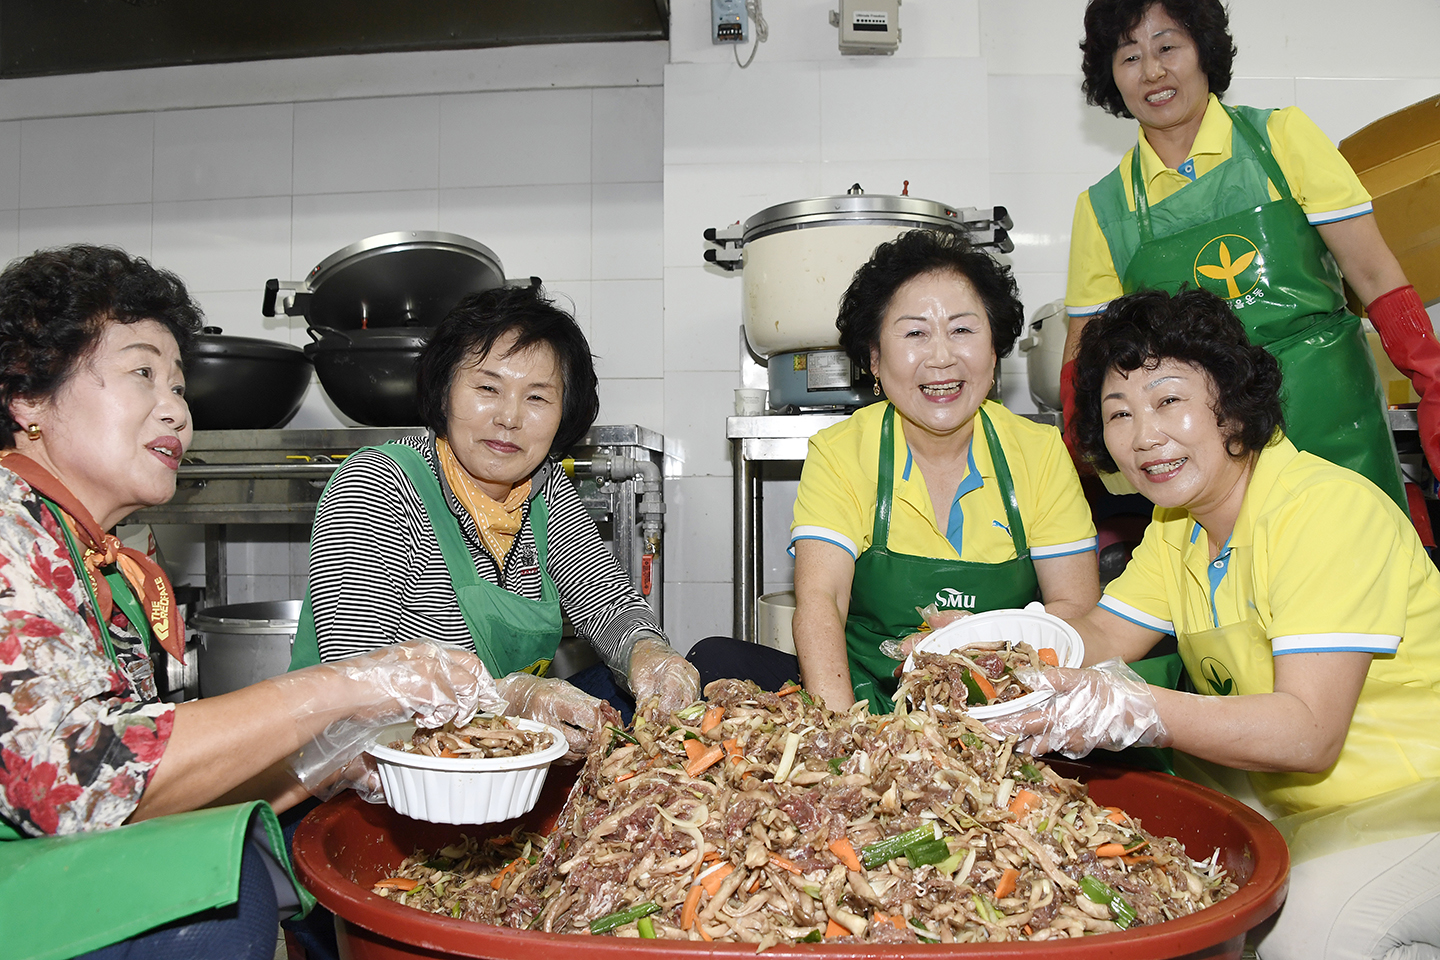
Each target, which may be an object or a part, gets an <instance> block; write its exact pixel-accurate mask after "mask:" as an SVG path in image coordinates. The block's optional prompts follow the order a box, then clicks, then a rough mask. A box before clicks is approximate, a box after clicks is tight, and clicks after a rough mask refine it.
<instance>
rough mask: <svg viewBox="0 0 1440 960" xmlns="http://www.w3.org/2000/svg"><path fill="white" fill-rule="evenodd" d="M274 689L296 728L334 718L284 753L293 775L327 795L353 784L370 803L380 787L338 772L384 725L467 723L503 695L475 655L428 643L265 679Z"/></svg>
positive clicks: (499, 704) (497, 707) (498, 705)
mask: <svg viewBox="0 0 1440 960" xmlns="http://www.w3.org/2000/svg"><path fill="white" fill-rule="evenodd" d="M264 682H265V683H268V684H271V685H272V686H274V687H275V688H276V689H277V691H278V692H279V694H280V696H281V697H282V698H283V700H284V702H285V704H286V706H287V707H288V708H289V710H290V716H291V717H293V718H294V719H295V722H296V723H297V724H299V725H302V726H307V727H308V726H309V725H310V724H311V723H313V722H314V719H315V718H316V717H326V716H330V717H334V718H335V719H333V720H332V721H331V722H330V723H329V724H328V725H327V726H326V727H325V728H324V729H323V730H321V731H320V733H318V734H316V735H315V736H314V737H313V738H312V739H311V740H310V742H309V743H307V744H306V745H305V746H304V747H301V748H300V750H299V751H297V752H296V753H295V754H294V755H292V756H291V758H290V769H291V772H292V773H294V775H295V778H296V779H297V780H299V781H300V783H301V784H302V785H303V786H304V787H305V789H306V790H308V791H309V792H310V793H311V794H312V795H313V796H315V797H318V798H319V799H321V800H328V799H329V798H330V797H332V796H334V795H335V794H336V793H338V792H339V791H340V790H342V789H345V787H347V786H351V785H352V784H361V785H363V784H371V786H366V787H364V788H363V789H362V790H361V793H362V795H365V796H366V799H370V800H372V801H373V800H374V799H375V796H374V795H372V794H374V792H375V791H377V790H378V789H379V785H378V781H373V782H372V779H371V778H367V777H364V776H362V775H361V773H360V771H358V770H357V771H356V772H355V775H354V776H344V775H342V776H340V777H336V776H335V774H336V773H337V771H340V770H341V768H342V767H346V766H347V765H349V764H350V763H351V761H353V760H355V758H356V757H358V756H360V754H362V753H363V752H364V751H365V749H366V747H368V746H370V744H371V743H372V742H373V741H374V739H375V736H376V734H377V733H378V732H379V731H380V729H381V728H382V727H386V726H389V725H390V724H392V723H398V722H400V721H402V720H409V719H411V718H414V720H415V722H416V723H417V724H419V725H420V726H422V727H438V726H441V725H442V724H445V723H447V722H450V721H452V720H453V721H455V722H456V723H461V724H464V723H469V722H470V718H471V717H473V716H475V714H476V713H477V712H478V711H480V710H487V711H492V712H503V711H504V709H505V706H506V703H505V700H504V699H503V698H502V697H501V696H500V693H499V691H498V690H497V689H496V686H495V681H494V680H492V679H491V677H490V673H489V671H487V670H486V669H485V664H483V663H482V662H481V661H480V658H479V657H477V656H475V654H473V653H469V652H467V651H465V650H460V649H457V648H454V647H447V646H444V645H442V644H439V643H433V642H430V641H426V640H411V641H409V642H407V643H399V644H394V645H391V646H387V647H382V648H381V649H379V650H375V651H373V652H371V653H366V654H362V655H361V656H358V657H351V658H350V659H348V660H337V661H335V662H333V663H322V664H320V665H318V666H314V667H307V668H305V669H304V670H296V671H294V672H292V673H286V674H282V675H281V676H278V677H272V678H271V679H269V680H266V681H264Z"/></svg>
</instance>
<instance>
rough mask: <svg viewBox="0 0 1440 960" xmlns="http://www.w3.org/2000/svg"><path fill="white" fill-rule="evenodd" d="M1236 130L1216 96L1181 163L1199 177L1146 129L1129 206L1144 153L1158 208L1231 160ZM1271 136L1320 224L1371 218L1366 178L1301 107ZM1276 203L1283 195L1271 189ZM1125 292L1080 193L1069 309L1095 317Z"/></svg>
mask: <svg viewBox="0 0 1440 960" xmlns="http://www.w3.org/2000/svg"><path fill="white" fill-rule="evenodd" d="M1233 128H1234V124H1233V123H1232V122H1231V120H1230V116H1229V114H1227V113H1226V112H1225V110H1224V108H1222V107H1221V106H1220V101H1219V100H1217V99H1216V98H1215V95H1214V94H1211V95H1210V104H1209V106H1207V107H1206V108H1205V116H1204V118H1203V119H1202V120H1201V121H1200V130H1199V132H1198V133H1196V135H1195V143H1194V145H1193V146H1192V148H1191V155H1190V158H1189V159H1188V160H1187V161H1186V162H1185V163H1182V164H1181V167H1182V168H1185V169H1186V170H1187V171H1190V172H1191V175H1190V176H1187V175H1186V173H1183V172H1181V171H1180V170H1176V169H1172V168H1169V167H1166V166H1165V162H1164V161H1163V160H1161V159H1160V156H1159V155H1158V154H1157V153H1156V152H1155V149H1154V148H1153V147H1151V146H1150V143H1149V141H1148V140H1146V139H1145V134H1144V131H1141V133H1140V135H1139V137H1138V142H1137V143H1136V145H1135V147H1134V148H1132V149H1131V150H1129V151H1127V152H1126V154H1125V156H1124V158H1122V159H1121V161H1120V180H1121V183H1122V184H1123V186H1124V193H1125V202H1126V204H1127V206H1129V208H1130V209H1131V210H1134V209H1135V196H1134V191H1133V188H1132V187H1131V185H1130V184H1131V179H1130V163H1131V161H1130V157H1131V154H1133V153H1134V152H1135V150H1139V151H1140V173H1141V175H1142V176H1143V177H1144V178H1145V195H1146V197H1148V198H1149V200H1150V203H1151V204H1156V203H1159V202H1160V201H1162V200H1164V199H1165V198H1166V197H1168V196H1170V195H1171V194H1173V193H1175V192H1176V191H1177V190H1179V189H1180V188H1181V187H1183V186H1185V185H1186V184H1187V183H1190V182H1191V181H1192V180H1195V179H1199V178H1200V177H1203V176H1204V175H1205V174H1207V173H1209V172H1210V171H1211V170H1214V169H1215V168H1216V167H1218V166H1219V165H1220V164H1222V163H1224V162H1225V161H1226V160H1229V159H1230V136H1231V133H1232V130H1233ZM1265 130H1266V132H1267V133H1268V134H1269V136H1270V152H1271V153H1272V154H1273V155H1274V157H1275V160H1276V162H1277V163H1279V164H1280V171H1281V172H1282V173H1284V174H1285V179H1286V180H1287V181H1288V182H1289V184H1290V192H1291V194H1292V195H1293V196H1294V197H1295V199H1296V201H1298V202H1299V204H1300V208H1301V209H1302V210H1304V211H1305V216H1306V218H1307V219H1308V220H1309V221H1310V223H1311V224H1313V225H1320V224H1325V223H1334V222H1335V221H1337V220H1348V219H1349V218H1351V217H1358V216H1361V215H1363V214H1367V213H1370V212H1371V204H1370V194H1369V193H1367V192H1366V191H1365V188H1364V187H1363V186H1361V184H1360V178H1359V177H1357V176H1355V171H1354V170H1352V169H1351V168H1350V164H1349V163H1348V162H1346V160H1345V158H1344V157H1343V156H1341V154H1340V151H1339V150H1337V149H1335V145H1334V144H1332V143H1331V142H1330V140H1329V138H1327V137H1326V136H1325V134H1324V133H1322V132H1321V130H1320V128H1319V127H1317V126H1316V125H1315V122H1314V121H1313V120H1311V119H1310V118H1309V117H1307V116H1305V114H1304V113H1303V112H1301V110H1300V108H1299V107H1285V108H1283V109H1280V110H1276V111H1274V112H1272V113H1271V114H1270V117H1269V119H1268V120H1267V121H1266V123H1265ZM1270 199H1271V200H1279V199H1280V194H1279V193H1278V192H1277V191H1276V190H1275V186H1274V184H1271V185H1270ZM1123 293H1124V291H1123V290H1122V289H1121V287H1120V277H1119V276H1118V275H1117V274H1116V272H1115V264H1114V263H1113V262H1112V261H1111V259H1110V245H1109V244H1107V243H1106V242H1105V235H1104V234H1103V233H1102V232H1101V231H1100V224H1099V222H1098V221H1097V220H1096V219H1095V210H1094V208H1093V207H1091V205H1090V191H1089V190H1086V191H1085V192H1084V193H1082V194H1080V198H1079V199H1078V200H1077V201H1076V203H1075V220H1074V223H1073V224H1072V225H1071V229H1070V272H1069V276H1068V278H1067V279H1066V283H1065V309H1066V312H1068V313H1069V314H1070V316H1072V317H1088V316H1090V315H1092V314H1096V313H1099V312H1100V311H1101V310H1104V309H1105V305H1106V304H1108V303H1109V302H1110V301H1111V300H1114V299H1115V298H1116V297H1118V296H1121V295H1122V294H1123Z"/></svg>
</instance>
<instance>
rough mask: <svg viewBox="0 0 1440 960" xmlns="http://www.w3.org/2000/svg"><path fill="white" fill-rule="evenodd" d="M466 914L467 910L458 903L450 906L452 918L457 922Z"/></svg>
mask: <svg viewBox="0 0 1440 960" xmlns="http://www.w3.org/2000/svg"><path fill="white" fill-rule="evenodd" d="M464 913H465V908H464V907H463V906H461V905H460V904H458V903H455V904H451V906H450V916H452V917H454V918H455V919H456V920H459V919H460V917H461V916H462V915H463V914H464Z"/></svg>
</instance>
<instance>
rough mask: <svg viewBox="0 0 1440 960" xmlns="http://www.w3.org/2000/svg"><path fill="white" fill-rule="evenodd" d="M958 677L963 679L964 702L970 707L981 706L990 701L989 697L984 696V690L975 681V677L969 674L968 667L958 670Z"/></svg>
mask: <svg viewBox="0 0 1440 960" xmlns="http://www.w3.org/2000/svg"><path fill="white" fill-rule="evenodd" d="M960 679H961V680H964V681H965V690H966V697H965V702H966V703H967V704H968V705H970V706H972V707H983V706H985V705H986V704H988V703H989V702H990V698H989V697H987V696H985V694H984V692H983V691H982V690H981V689H980V684H978V683H976V682H975V677H974V676H972V675H971V673H970V671H969V669H965V670H962V671H960Z"/></svg>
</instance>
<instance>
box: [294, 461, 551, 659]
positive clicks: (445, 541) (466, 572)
mask: <svg viewBox="0 0 1440 960" xmlns="http://www.w3.org/2000/svg"><path fill="white" fill-rule="evenodd" d="M366 449H368V450H374V451H376V452H378V453H382V454H384V455H385V456H387V457H389V458H390V459H391V460H393V461H395V463H396V465H398V466H399V467H400V469H401V470H403V471H404V472H405V476H406V478H407V479H409V481H410V484H411V486H413V487H414V488H415V492H416V493H418V494H419V495H420V502H421V503H422V504H423V505H424V507H425V513H426V516H427V517H428V519H429V521H430V528H431V529H432V530H434V531H435V538H436V540H437V541H438V542H439V544H440V553H441V555H442V556H444V558H445V567H446V569H447V570H448V571H449V573H450V582H451V583H452V584H453V585H454V587H455V599H456V602H457V605H458V606H459V607H460V613H461V615H462V616H464V618H465V626H466V627H467V628H468V629H469V631H470V640H471V642H472V643H474V645H475V653H476V654H478V655H479V657H480V659H481V660H482V661H484V663H485V668H486V669H487V670H489V671H490V675H491V676H493V677H497V678H498V677H503V676H505V675H506V674H510V673H515V672H517V671H524V672H526V673H533V674H535V675H536V676H539V677H543V676H545V673H546V671H548V670H549V669H550V662H551V661H552V660H554V659H555V651H556V649H557V648H559V646H560V632H561V626H560V591H559V590H557V589H556V588H555V582H554V581H553V580H551V579H550V574H549V573H548V572H547V571H546V569H545V561H546V558H547V556H548V544H549V541H548V539H547V525H548V522H549V519H550V511H549V507H547V506H546V504H545V497H544V496H543V495H541V496H536V497H534V498H532V499H531V501H530V528H531V530H532V531H533V532H534V534H535V550H536V554H537V556H538V558H539V559H538V563H539V565H540V599H539V600H530V599H528V598H526V597H522V596H519V595H517V594H514V593H511V592H510V591H509V590H505V589H502V588H501V587H497V586H496V585H495V584H493V583H489V582H488V581H485V580H482V579H480V575H479V574H478V573H477V572H476V571H475V561H474V559H473V558H472V557H471V556H470V550H469V548H467V547H466V546H465V537H464V535H463V534H461V532H460V524H459V523H458V522H457V521H456V519H455V515H454V514H453V513H451V512H450V507H449V505H448V504H447V503H446V502H445V491H444V490H442V489H441V488H440V481H439V480H437V479H436V478H435V472H434V471H433V470H431V469H430V464H428V463H427V462H426V461H425V458H424V457H423V456H421V454H420V452H419V451H418V450H416V449H415V448H414V447H407V446H406V445H404V444H402V443H386V444H382V445H381V446H378V447H367V448H366ZM341 469H344V468H343V467H342V468H341ZM331 479H332V482H333V479H334V478H331ZM319 662H320V646H319V643H318V641H317V639H316V634H315V612H314V610H313V609H312V607H311V605H310V595H309V593H306V595H305V603H304V605H303V606H302V607H301V610H300V622H299V624H298V626H297V627H296V631H295V646H294V647H293V648H292V649H291V655H290V669H291V670H298V669H300V668H301V667H309V666H314V665H315V664H317V663H319Z"/></svg>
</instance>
